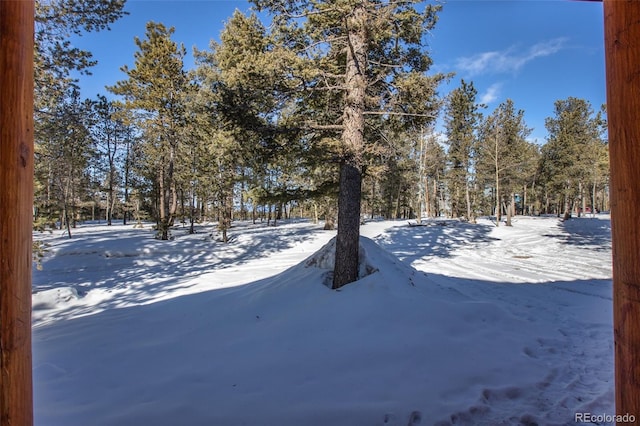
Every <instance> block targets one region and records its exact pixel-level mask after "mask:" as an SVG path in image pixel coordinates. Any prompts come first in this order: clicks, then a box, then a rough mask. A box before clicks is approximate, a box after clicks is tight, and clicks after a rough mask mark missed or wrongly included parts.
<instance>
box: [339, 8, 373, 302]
mask: <svg viewBox="0 0 640 426" xmlns="http://www.w3.org/2000/svg"><path fill="white" fill-rule="evenodd" d="M366 17H367V12H366V10H365V8H364V4H363V3H359V4H357V5H356V7H355V9H354V11H353V13H352V15H351V16H350V17H348V18H347V20H348V27H349V30H350V31H349V34H348V35H347V36H348V38H349V47H348V48H347V64H346V77H345V83H346V84H345V86H346V88H347V93H346V105H345V109H344V115H343V122H344V130H343V133H342V145H343V149H344V151H345V158H344V159H343V161H342V163H341V165H340V192H339V194H338V234H337V236H336V257H335V259H336V260H335V266H334V270H333V288H334V289H338V288H340V287H342V286H344V285H345V284H348V283H351V282H354V281H356V280H357V279H358V252H359V245H360V199H361V195H362V194H361V192H362V159H361V158H362V149H363V147H364V104H365V89H366V86H367V82H366V76H365V71H366V30H367V29H366Z"/></svg>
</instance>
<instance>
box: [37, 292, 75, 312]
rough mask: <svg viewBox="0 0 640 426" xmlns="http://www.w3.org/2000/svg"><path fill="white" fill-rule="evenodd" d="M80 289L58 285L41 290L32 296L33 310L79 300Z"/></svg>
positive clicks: (51, 307) (50, 307)
mask: <svg viewBox="0 0 640 426" xmlns="http://www.w3.org/2000/svg"><path fill="white" fill-rule="evenodd" d="M78 297H79V296H78V291H77V290H76V289H75V288H73V287H58V288H52V289H49V290H43V291H39V292H37V293H34V294H33V296H32V304H33V310H34V311H37V310H42V309H53V308H56V307H59V306H60V305H67V304H69V303H72V302H73V301H75V300H78Z"/></svg>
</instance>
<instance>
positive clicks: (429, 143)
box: [418, 131, 447, 217]
mask: <svg viewBox="0 0 640 426" xmlns="http://www.w3.org/2000/svg"><path fill="white" fill-rule="evenodd" d="M419 140H420V147H419V151H418V153H419V165H418V169H419V170H420V177H419V179H420V181H421V184H420V186H419V190H420V192H421V193H422V196H421V197H419V198H423V199H424V205H425V213H426V215H427V217H436V216H440V212H441V210H442V208H443V206H442V205H441V204H443V203H442V202H441V199H442V198H443V197H442V195H443V194H442V187H443V180H444V176H445V170H446V167H447V164H446V153H445V150H444V147H443V146H442V145H441V144H440V142H439V141H438V138H437V135H436V134H435V133H433V132H432V131H430V132H427V133H425V134H422V135H421V137H420V138H419Z"/></svg>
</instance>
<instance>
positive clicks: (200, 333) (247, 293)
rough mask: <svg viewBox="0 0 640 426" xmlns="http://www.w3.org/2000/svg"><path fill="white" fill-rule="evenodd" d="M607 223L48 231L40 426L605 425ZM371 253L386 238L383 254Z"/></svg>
mask: <svg viewBox="0 0 640 426" xmlns="http://www.w3.org/2000/svg"><path fill="white" fill-rule="evenodd" d="M609 223H610V222H609V217H608V216H605V215H601V216H598V217H596V218H575V219H572V220H569V221H567V222H561V221H559V220H558V219H557V218H530V217H518V218H517V219H516V220H515V221H514V226H513V227H509V228H508V227H499V228H496V227H495V226H493V225H492V224H491V223H490V222H489V221H488V220H480V221H479V223H478V224H475V225H474V224H467V223H462V222H455V221H448V222H446V225H445V226H435V225H434V226H419V227H417V226H416V227H409V226H407V222H406V221H402V222H370V223H368V224H366V225H364V226H362V228H361V232H362V235H363V236H365V237H368V238H363V239H362V248H363V251H364V253H365V255H364V259H363V260H364V261H365V262H366V264H367V265H368V266H367V267H366V268H363V269H367V270H368V272H369V274H368V275H366V276H365V277H364V278H362V279H361V280H360V281H358V282H357V283H354V284H351V285H348V286H346V287H344V288H343V289H341V290H340V291H332V290H329V289H328V288H327V287H325V286H324V285H323V283H324V282H325V281H326V280H327V276H328V274H329V272H330V269H328V268H329V266H328V263H330V260H331V255H330V253H329V250H328V246H325V245H326V244H327V243H328V242H329V240H330V239H331V238H332V237H333V236H334V235H335V232H330V231H323V230H322V226H321V225H314V224H311V223H309V222H304V221H298V222H296V221H292V222H285V223H281V224H279V225H278V226H277V227H267V226H264V225H252V224H250V223H237V224H236V226H235V228H234V229H233V230H232V234H233V237H234V239H233V241H232V242H231V243H230V244H228V245H223V244H222V243H219V242H216V241H215V238H211V236H210V235H209V234H210V233H211V230H212V229H213V228H212V227H211V226H209V227H201V228H200V229H199V231H200V232H199V233H197V234H195V235H188V234H187V233H186V229H179V228H177V229H175V230H174V236H175V239H174V240H172V241H157V240H154V239H153V231H152V230H151V229H150V227H149V226H147V227H146V228H143V229H134V228H133V227H132V226H112V227H107V226H106V225H100V224H91V225H83V226H81V227H79V228H78V229H76V230H75V235H74V238H73V239H67V238H65V236H63V235H62V234H61V233H60V231H57V232H55V233H53V234H38V235H36V238H38V239H42V240H43V241H46V242H47V243H48V244H49V246H48V250H49V251H48V252H47V253H46V256H45V258H44V260H43V269H42V271H36V270H34V279H33V282H34V290H33V291H34V295H33V305H34V311H33V323H34V336H33V341H34V343H33V344H34V361H33V365H34V388H35V416H36V425H38V426H74V425H78V426H85V425H96V426H97V425H118V426H125V425H131V426H133V425H136V426H137V425H154V426H160V425H167V426H169V425H170V426H174V425H222V426H233V425H257V426H272V425H273V426H289V425H290V426H293V425H296V426H298V425H318V426H321V425H322V426H324V425H345V426H347V425H348V426H360V425H362V426H375V425H399V426H406V425H417V424H420V425H449V424H456V425H459V424H461V425H520V424H522V425H534V424H538V425H566V424H580V422H577V423H576V422H575V416H576V413H594V414H613V413H614V407H613V336H612V301H611V244H610V226H609ZM376 243H377V244H376Z"/></svg>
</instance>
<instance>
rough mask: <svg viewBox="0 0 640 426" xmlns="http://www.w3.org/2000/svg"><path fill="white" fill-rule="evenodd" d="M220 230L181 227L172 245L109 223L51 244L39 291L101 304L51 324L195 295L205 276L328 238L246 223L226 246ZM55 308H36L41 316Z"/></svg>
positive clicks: (310, 229) (36, 273)
mask: <svg viewBox="0 0 640 426" xmlns="http://www.w3.org/2000/svg"><path fill="white" fill-rule="evenodd" d="M212 229H215V228H212V226H210V225H208V226H204V225H203V226H200V227H198V232H197V233H196V234H191V235H190V234H188V229H187V228H180V227H176V228H175V229H173V230H172V231H173V236H174V238H173V239H172V240H169V241H160V240H156V239H155V238H154V231H153V230H152V229H151V228H150V227H147V228H143V229H133V228H128V229H126V230H125V231H122V230H118V229H114V228H109V227H107V226H106V225H105V226H104V227H98V228H95V227H94V229H91V230H90V231H87V232H76V235H74V237H73V238H72V239H67V238H66V237H59V238H53V239H50V242H51V247H50V249H49V250H50V251H49V253H47V255H46V256H45V257H44V259H42V270H36V269H35V268H34V270H33V274H32V276H33V280H32V281H33V284H32V291H33V292H34V293H37V292H42V291H46V290H49V291H55V290H56V289H59V288H64V287H70V288H72V289H73V290H72V291H73V292H74V293H75V294H76V295H77V298H78V299H82V298H84V297H87V296H89V297H90V298H93V303H91V302H88V303H87V304H75V303H69V304H68V306H67V307H66V308H63V309H55V311H53V312H51V315H50V316H49V315H45V317H50V318H51V320H53V319H56V318H67V317H70V316H79V315H84V314H88V313H91V312H95V311H100V310H103V309H108V308H110V307H123V306H128V305H131V304H142V303H149V302H150V301H153V300H157V299H159V298H162V297H163V296H165V295H166V296H170V293H173V292H176V291H178V290H182V291H188V288H189V287H192V286H194V285H195V284H194V278H196V277H198V276H200V275H202V274H206V273H210V272H215V271H221V270H226V269H228V270H229V272H230V273H233V272H235V271H237V268H238V267H240V266H241V265H244V264H246V263H248V262H251V261H253V260H257V259H264V258H268V257H269V256H270V255H271V254H273V253H276V252H282V251H284V250H287V249H289V248H292V247H294V246H296V245H298V244H301V243H303V242H305V241H308V240H311V239H314V238H316V237H317V236H318V233H321V232H323V231H322V230H321V229H320V227H319V226H315V225H312V224H310V223H300V224H298V225H296V226H286V227H277V226H276V227H274V226H269V227H267V226H266V225H264V224H262V225H261V224H256V225H252V224H248V223H245V224H241V225H238V226H236V227H234V228H232V229H231V231H230V235H232V236H233V241H232V242H230V243H227V244H224V243H222V242H219V241H216V239H215V235H212V232H211V230H212ZM315 231H318V232H315ZM230 268H232V269H230ZM224 284H226V283H224V282H221V283H220V285H224ZM72 302H73V301H72ZM49 308H51V307H49V306H46V304H41V305H37V304H34V310H37V309H49Z"/></svg>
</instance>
